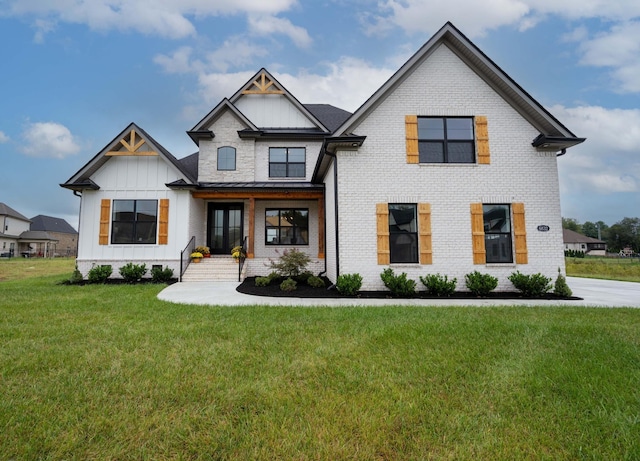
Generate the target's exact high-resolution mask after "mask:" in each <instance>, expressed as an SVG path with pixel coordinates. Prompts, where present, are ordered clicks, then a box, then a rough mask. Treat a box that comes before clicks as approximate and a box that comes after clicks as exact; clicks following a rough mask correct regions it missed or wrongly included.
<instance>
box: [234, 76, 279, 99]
mask: <svg viewBox="0 0 640 461" xmlns="http://www.w3.org/2000/svg"><path fill="white" fill-rule="evenodd" d="M272 87H273V88H272ZM255 88H257V89H255ZM242 94H284V91H282V90H279V89H277V86H275V82H274V81H273V80H271V79H270V78H269V77H268V76H267V74H266V73H265V72H261V73H260V75H258V78H256V79H255V80H254V81H253V82H252V86H249V87H248V88H247V89H246V90H244V91H243V92H242Z"/></svg>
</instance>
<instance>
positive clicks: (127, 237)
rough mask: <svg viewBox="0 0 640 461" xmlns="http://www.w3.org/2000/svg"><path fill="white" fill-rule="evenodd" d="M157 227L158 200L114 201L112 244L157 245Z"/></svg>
mask: <svg viewBox="0 0 640 461" xmlns="http://www.w3.org/2000/svg"><path fill="white" fill-rule="evenodd" d="M157 225H158V201H157V200H114V201H113V212H112V219H111V226H112V227H111V243H112V244H127V243H135V244H155V243H156V231H157Z"/></svg>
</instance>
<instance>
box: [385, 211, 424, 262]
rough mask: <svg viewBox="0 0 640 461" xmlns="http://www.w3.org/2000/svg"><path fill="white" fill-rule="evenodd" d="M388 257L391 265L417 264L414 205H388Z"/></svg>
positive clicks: (416, 221) (416, 232) (416, 230)
mask: <svg viewBox="0 0 640 461" xmlns="http://www.w3.org/2000/svg"><path fill="white" fill-rule="evenodd" d="M389 257H390V262H391V263H417V262H418V220H417V210H416V205H415V204H414V203H390V204H389Z"/></svg>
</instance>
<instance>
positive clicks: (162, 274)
mask: <svg viewBox="0 0 640 461" xmlns="http://www.w3.org/2000/svg"><path fill="white" fill-rule="evenodd" d="M172 278H173V269H169V267H168V266H167V267H165V268H164V269H163V268H162V267H154V268H153V269H151V280H152V281H153V283H167V282H168V281H169V280H171V279H172Z"/></svg>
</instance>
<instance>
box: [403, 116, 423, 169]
mask: <svg viewBox="0 0 640 461" xmlns="http://www.w3.org/2000/svg"><path fill="white" fill-rule="evenodd" d="M404 127H405V131H406V136H407V163H420V155H419V151H418V116H417V115H407V116H405V118H404Z"/></svg>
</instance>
